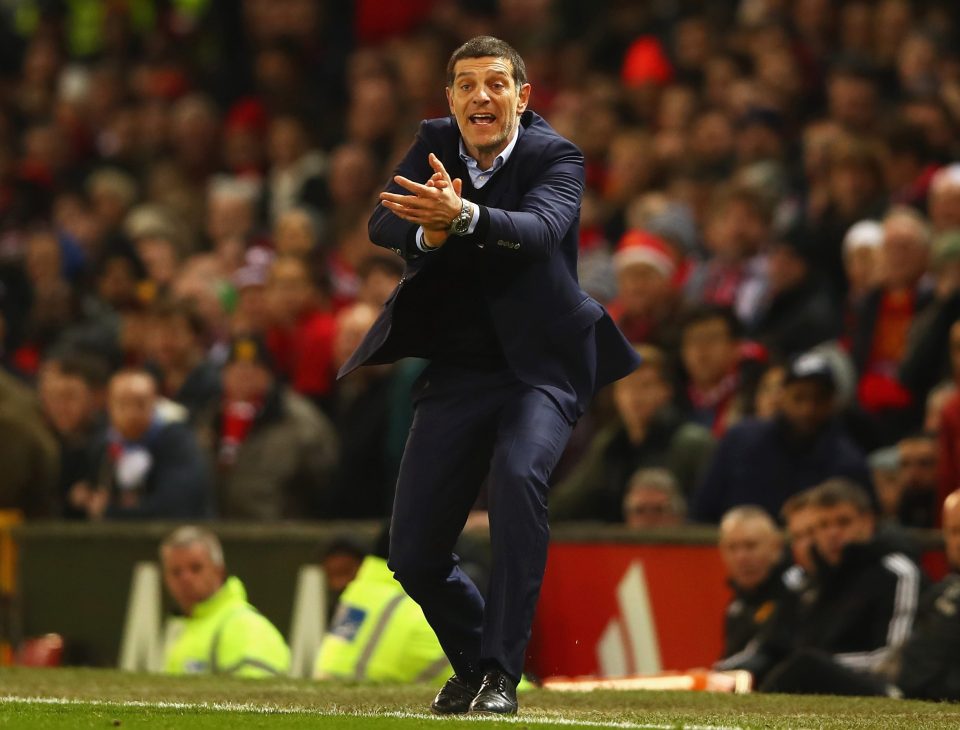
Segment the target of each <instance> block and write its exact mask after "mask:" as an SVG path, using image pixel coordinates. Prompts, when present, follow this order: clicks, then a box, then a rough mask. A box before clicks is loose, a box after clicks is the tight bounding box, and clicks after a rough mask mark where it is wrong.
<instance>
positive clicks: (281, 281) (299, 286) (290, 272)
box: [267, 258, 314, 325]
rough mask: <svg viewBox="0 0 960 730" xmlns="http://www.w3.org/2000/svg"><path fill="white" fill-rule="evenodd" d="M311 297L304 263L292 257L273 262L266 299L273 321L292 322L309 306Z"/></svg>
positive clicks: (310, 287)
mask: <svg viewBox="0 0 960 730" xmlns="http://www.w3.org/2000/svg"><path fill="white" fill-rule="evenodd" d="M313 298H314V290H313V286H312V284H311V282H310V275H309V272H308V271H307V269H306V265H305V264H303V263H301V262H300V261H297V260H296V259H292V258H286V259H280V260H278V261H275V262H274V263H273V266H272V267H271V269H270V280H269V281H268V283H267V301H268V303H269V306H270V312H271V314H272V315H273V320H274V322H276V323H278V324H281V325H290V324H293V323H294V322H295V321H296V319H297V317H299V316H300V315H301V314H302V313H303V312H304V311H306V310H307V309H309V308H310V305H311V303H312V301H313Z"/></svg>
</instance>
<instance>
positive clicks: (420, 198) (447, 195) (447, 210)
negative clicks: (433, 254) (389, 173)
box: [380, 152, 463, 248]
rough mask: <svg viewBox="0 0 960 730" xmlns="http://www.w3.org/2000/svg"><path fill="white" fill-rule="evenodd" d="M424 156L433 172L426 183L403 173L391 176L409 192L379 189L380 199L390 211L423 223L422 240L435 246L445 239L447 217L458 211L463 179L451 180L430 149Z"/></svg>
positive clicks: (406, 218)
mask: <svg viewBox="0 0 960 730" xmlns="http://www.w3.org/2000/svg"><path fill="white" fill-rule="evenodd" d="M427 160H428V162H429V163H430V167H432V168H433V170H434V173H433V175H431V176H430V179H429V180H427V182H426V183H423V184H421V183H417V182H414V181H413V180H410V179H408V178H405V177H403V175H397V176H395V177H394V178H393V180H394V182H395V183H397V185H399V186H400V187H402V188H403V189H404V190H409V191H410V192H411V193H413V195H401V194H399V193H387V192H383V193H380V202H381V203H382V204H383V205H384V207H385V208H387V209H388V210H390V211H392V212H393V214H394V215H396V216H398V217H400V218H403V220H405V221H409V222H410V223H415V224H417V225H418V226H423V237H424V240H425V241H426V244H427V245H428V246H431V247H433V248H438V247H439V246H442V245H443V244H444V243H446V241H447V238H448V236H449V229H450V221H452V220H453V219H454V218H455V217H456V216H457V215H458V214H459V213H460V208H461V206H462V202H461V200H460V191H461V190H462V189H463V181H462V180H461V179H460V178H456V179H453V180H451V179H450V174H449V173H448V172H447V170H446V168H444V166H443V163H442V162H440V158H439V157H437V156H436V155H435V154H433V153H432V152H431V153H430V156H429V157H428V158H427Z"/></svg>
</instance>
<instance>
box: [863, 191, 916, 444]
mask: <svg viewBox="0 0 960 730" xmlns="http://www.w3.org/2000/svg"><path fill="white" fill-rule="evenodd" d="M882 252H883V265H884V276H883V283H882V285H881V286H880V287H878V288H876V289H874V290H873V291H872V292H871V293H870V294H868V295H867V297H866V299H865V300H864V302H863V304H862V307H861V310H860V312H859V313H858V315H857V322H856V325H857V329H856V331H855V332H854V333H852V335H851V354H852V357H853V360H854V364H855V365H856V367H857V372H858V374H859V377H860V380H859V383H858V385H857V394H858V402H859V404H860V406H861V407H862V408H863V409H864V410H865V411H866V412H867V413H869V414H870V415H871V416H872V417H873V418H874V419H875V420H876V421H877V428H878V431H879V433H880V438H881V439H882V441H883V442H889V441H890V440H891V439H895V438H897V437H898V436H901V435H903V433H904V429H905V428H907V429H909V428H910V427H911V426H912V427H913V428H916V427H918V426H919V424H920V420H921V418H922V403H923V401H922V400H920V401H919V405H918V399H916V398H914V397H913V396H912V394H911V393H910V392H909V391H908V390H906V388H904V387H903V385H901V383H900V382H899V381H898V379H897V371H898V368H899V366H900V364H901V362H902V361H903V358H904V356H905V355H906V351H907V334H908V332H909V329H910V326H911V324H912V323H913V322H914V321H916V318H917V316H918V315H919V314H920V312H922V311H923V309H924V307H926V306H927V305H928V304H929V303H930V301H931V299H932V292H930V290H929V289H928V287H927V285H926V281H925V279H924V274H925V273H926V270H927V264H928V261H929V257H930V233H929V227H928V225H927V223H926V221H925V220H924V219H923V217H922V216H920V214H918V213H917V212H916V211H914V210H913V209H911V208H905V207H899V208H894V209H893V210H892V211H891V212H889V213H887V215H886V216H885V217H884V219H883V247H882ZM924 395H925V394H924Z"/></svg>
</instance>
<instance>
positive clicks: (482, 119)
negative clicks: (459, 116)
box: [469, 114, 497, 124]
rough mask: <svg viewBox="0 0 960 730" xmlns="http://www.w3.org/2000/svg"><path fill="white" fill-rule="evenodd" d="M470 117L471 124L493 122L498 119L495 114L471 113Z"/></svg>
mask: <svg viewBox="0 0 960 730" xmlns="http://www.w3.org/2000/svg"><path fill="white" fill-rule="evenodd" d="M469 119H470V123H471V124H493V123H494V122H495V121H497V118H496V117H495V116H494V115H493V114H471V115H470V117H469Z"/></svg>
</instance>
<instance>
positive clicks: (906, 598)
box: [717, 539, 924, 685]
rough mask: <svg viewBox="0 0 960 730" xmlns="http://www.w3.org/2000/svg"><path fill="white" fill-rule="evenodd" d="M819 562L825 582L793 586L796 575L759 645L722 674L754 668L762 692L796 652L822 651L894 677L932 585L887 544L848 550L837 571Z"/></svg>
mask: <svg viewBox="0 0 960 730" xmlns="http://www.w3.org/2000/svg"><path fill="white" fill-rule="evenodd" d="M814 557H815V558H816V559H817V575H816V576H814V577H806V578H802V579H801V580H790V578H791V575H790V574H791V571H796V570H797V569H796V568H791V569H790V570H788V571H787V572H786V573H785V575H786V576H787V577H788V580H787V584H788V587H789V588H790V589H791V590H790V591H788V592H787V593H785V594H784V595H783V597H782V599H781V601H780V603H779V604H778V606H777V612H776V614H775V615H774V617H773V618H772V619H771V620H770V621H769V622H768V623H767V624H766V625H765V626H764V627H763V630H762V631H761V632H760V634H759V635H758V638H757V641H756V643H755V644H754V646H752V647H749V651H743V652H741V653H740V654H739V655H734V656H733V657H731V658H730V660H725V661H722V662H719V663H718V664H717V668H719V669H746V670H747V671H750V672H751V673H753V675H754V677H755V680H756V683H757V684H758V685H759V684H760V683H761V682H762V680H763V678H764V677H765V676H766V674H767V672H769V670H770V669H771V668H772V667H773V666H774V665H776V664H777V663H779V662H780V661H783V660H784V659H786V658H787V657H789V656H790V655H791V654H792V653H793V652H794V651H796V650H798V649H817V650H820V651H823V652H826V653H827V654H830V655H832V656H833V658H834V659H835V660H837V662H839V663H840V664H842V665H844V666H846V667H849V668H852V669H855V670H860V671H865V672H870V673H873V674H881V675H886V674H892V672H893V668H894V662H895V659H896V655H897V652H898V651H899V649H900V647H902V646H903V644H904V642H905V641H906V639H907V637H908V636H909V634H910V631H911V629H912V627H913V622H914V618H915V616H916V611H917V603H918V598H919V595H920V590H921V587H922V584H923V580H924V579H923V574H922V573H921V571H920V569H919V568H918V567H917V565H916V563H914V562H913V561H912V560H910V559H909V558H907V557H906V556H905V555H904V554H903V553H901V552H899V551H897V550H896V549H894V548H893V547H892V546H891V545H890V544H889V543H888V542H887V541H885V540H883V539H874V540H872V541H870V542H866V543H853V544H850V545H848V546H847V547H846V549H845V550H844V552H843V557H842V559H841V561H840V564H839V565H836V566H829V565H827V564H826V563H825V562H824V561H823V560H822V559H820V558H819V556H818V555H817V554H816V551H814ZM794 577H796V576H794Z"/></svg>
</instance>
